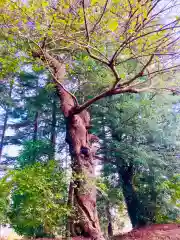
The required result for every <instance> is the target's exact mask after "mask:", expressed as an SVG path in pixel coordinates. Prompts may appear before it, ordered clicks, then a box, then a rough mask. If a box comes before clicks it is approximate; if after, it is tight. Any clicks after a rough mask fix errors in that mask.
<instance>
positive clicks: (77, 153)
mask: <svg viewBox="0 0 180 240" xmlns="http://www.w3.org/2000/svg"><path fill="white" fill-rule="evenodd" d="M33 56H34V57H39V58H40V59H41V60H42V61H44V62H45V63H47V62H48V67H50V68H51V71H53V77H54V82H55V84H56V87H57V92H58V96H59V98H60V102H61V109H62V112H63V114H64V117H65V121H66V131H67V132H66V141H67V143H68V144H69V150H70V154H71V156H72V159H73V161H72V172H73V178H72V179H73V189H71V191H70V192H71V194H72V196H71V198H73V199H72V202H73V204H74V206H73V207H74V210H75V212H74V218H73V223H72V226H73V227H72V226H71V228H70V231H71V235H81V236H84V237H89V238H90V239H92V240H93V239H94V240H103V239H104V238H103V236H102V234H101V230H100V225H99V219H98V215H97V208H96V187H95V173H94V162H93V154H92V152H91V144H90V141H91V139H92V135H91V134H89V133H88V129H89V126H90V116H89V113H88V112H87V111H86V110H83V111H81V112H79V113H78V114H77V111H76V110H77V108H78V105H77V100H76V98H75V97H74V96H73V95H72V94H71V93H70V92H68V91H67V90H66V89H65V88H64V87H63V86H62V85H61V83H62V81H63V80H64V75H65V65H64V63H61V62H59V61H57V60H56V59H55V58H53V57H52V56H50V55H49V54H48V53H41V52H34V53H33ZM70 187H71V188H72V185H70ZM71 219H72V218H71ZM72 229H73V230H72Z"/></svg>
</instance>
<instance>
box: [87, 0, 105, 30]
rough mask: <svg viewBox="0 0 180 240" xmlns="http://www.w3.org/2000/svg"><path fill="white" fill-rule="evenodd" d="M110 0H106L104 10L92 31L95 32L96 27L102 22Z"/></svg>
mask: <svg viewBox="0 0 180 240" xmlns="http://www.w3.org/2000/svg"><path fill="white" fill-rule="evenodd" d="M108 1H109V0H106V2H105V4H104V8H103V11H102V14H101V15H100V17H99V19H98V20H97V22H96V23H95V24H94V26H93V28H92V29H91V31H90V32H91V33H93V32H94V31H95V29H96V27H97V26H98V24H99V23H100V22H101V20H102V18H103V16H104V13H105V11H106V8H107V4H108Z"/></svg>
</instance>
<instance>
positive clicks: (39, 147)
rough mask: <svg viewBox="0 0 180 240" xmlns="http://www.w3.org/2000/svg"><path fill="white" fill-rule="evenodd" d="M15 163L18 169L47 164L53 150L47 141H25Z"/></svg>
mask: <svg viewBox="0 0 180 240" xmlns="http://www.w3.org/2000/svg"><path fill="white" fill-rule="evenodd" d="M22 147H23V150H22V151H21V153H20V155H19V157H18V159H17V163H18V165H19V166H20V167H24V166H27V165H33V164H34V163H36V162H47V160H48V158H49V156H51V155H52V153H53V152H52V151H53V148H52V146H51V144H50V143H49V141H42V140H36V141H27V142H25V143H24V144H23V146H22Z"/></svg>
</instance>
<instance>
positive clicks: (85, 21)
mask: <svg viewBox="0 0 180 240" xmlns="http://www.w3.org/2000/svg"><path fill="white" fill-rule="evenodd" d="M82 6H83V15H84V25H85V29H86V37H87V40H88V42H89V40H90V36H89V30H88V23H87V18H86V11H85V4H84V0H83V1H82Z"/></svg>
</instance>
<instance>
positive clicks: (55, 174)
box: [0, 161, 69, 236]
mask: <svg viewBox="0 0 180 240" xmlns="http://www.w3.org/2000/svg"><path fill="white" fill-rule="evenodd" d="M66 191H67V185H66V183H65V176H64V173H63V172H62V171H60V170H59V168H58V167H57V164H56V163H55V162H53V161H50V162H48V163H47V164H42V163H35V164H34V165H32V166H27V167H25V168H24V169H22V170H13V171H10V172H9V173H8V174H7V175H6V176H5V177H3V178H2V179H1V181H0V199H1V200H0V201H1V202H5V201H6V200H5V199H7V198H8V199H10V200H9V206H8V213H7V216H8V219H9V221H10V224H11V225H12V227H13V228H14V229H15V231H16V232H17V233H18V234H20V235H25V236H42V235H43V236H44V235H49V234H50V235H53V234H54V233H55V232H57V230H58V229H60V226H61V227H62V229H61V230H63V224H64V221H65V219H66V217H67V215H68V214H69V210H68V209H67V207H66V204H65V198H66ZM6 205H7V204H6ZM3 206H4V208H6V206H5V204H4V205H3ZM3 206H2V207H3ZM2 207H1V208H2ZM3 211H4V209H1V212H2V213H3Z"/></svg>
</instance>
